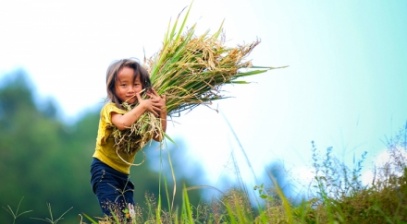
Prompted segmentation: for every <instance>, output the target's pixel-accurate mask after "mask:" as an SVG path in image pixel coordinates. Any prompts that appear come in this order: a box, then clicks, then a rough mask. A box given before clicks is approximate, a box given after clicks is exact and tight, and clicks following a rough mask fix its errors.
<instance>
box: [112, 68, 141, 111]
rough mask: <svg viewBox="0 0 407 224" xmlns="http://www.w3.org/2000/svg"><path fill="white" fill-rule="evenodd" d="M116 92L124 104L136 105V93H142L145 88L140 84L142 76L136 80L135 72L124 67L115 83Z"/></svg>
mask: <svg viewBox="0 0 407 224" xmlns="http://www.w3.org/2000/svg"><path fill="white" fill-rule="evenodd" d="M114 88H115V92H116V95H117V97H118V98H119V99H120V100H121V101H122V102H127V103H130V104H132V103H135V102H136V101H137V97H136V93H138V92H140V91H141V90H142V89H143V87H142V85H141V82H140V76H137V77H136V78H134V70H133V69H132V68H128V67H124V68H122V69H121V70H120V71H119V73H117V79H116V83H115V86H114Z"/></svg>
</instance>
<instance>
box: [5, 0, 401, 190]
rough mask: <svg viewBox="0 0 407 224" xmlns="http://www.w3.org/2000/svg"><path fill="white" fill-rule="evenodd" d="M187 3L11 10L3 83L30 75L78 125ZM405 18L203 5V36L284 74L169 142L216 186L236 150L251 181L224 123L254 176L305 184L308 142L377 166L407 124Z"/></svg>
mask: <svg viewBox="0 0 407 224" xmlns="http://www.w3.org/2000/svg"><path fill="white" fill-rule="evenodd" d="M189 3H190V1H185V0H177V1H158V0H156V1H144V2H140V1H115V2H114V3H113V2H112V3H108V2H107V1H99V2H98V3H97V4H91V3H87V2H83V1H82V2H80V1H58V2H56V1H35V2H31V1H18V2H12V1H10V2H4V1H3V2H1V3H0V30H1V33H2V37H1V39H0V49H1V50H0V73H7V72H9V71H12V70H13V69H14V68H16V67H23V68H24V69H25V70H26V71H27V72H28V73H29V75H30V77H31V79H32V81H33V82H34V85H35V86H36V88H37V91H38V94H39V97H42V98H44V97H53V98H55V100H56V101H57V102H58V103H59V105H60V106H61V108H62V109H63V111H64V113H65V119H66V120H75V118H76V117H77V116H78V115H80V113H81V112H82V111H84V110H86V109H87V108H88V107H90V106H93V105H100V103H101V102H102V100H103V98H104V97H105V92H104V91H105V86H104V76H105V71H106V68H107V66H108V64H109V63H110V62H111V61H113V60H115V59H118V58H122V57H138V58H142V57H143V52H145V53H146V55H147V56H151V55H152V54H154V53H156V52H157V51H158V49H160V47H161V41H162V39H163V36H164V33H165V30H166V28H167V25H168V22H169V21H170V19H171V18H172V19H174V18H175V17H176V16H177V14H178V13H179V12H180V10H181V9H182V8H183V7H185V6H187V5H188V4H189ZM405 12H407V2H406V1H356V2H355V1H350V0H347V1H335V2H327V1H266V0H254V1H248V0H236V1H232V0H225V1H215V0H195V1H194V3H193V7H192V11H191V16H190V24H192V23H193V22H196V23H197V24H198V28H199V29H200V30H199V29H198V32H203V31H205V30H207V29H210V30H216V29H217V28H218V27H219V25H220V23H221V22H222V21H223V20H225V24H224V31H225V36H226V40H227V44H230V45H235V44H240V43H249V42H252V41H254V40H255V39H256V38H259V39H260V40H261V43H260V45H258V47H257V48H256V49H255V50H254V51H253V53H252V54H251V55H250V56H249V59H251V60H252V61H253V63H254V64H255V65H266V66H285V65H288V67H287V68H284V69H278V70H272V71H270V72H267V73H266V74H262V75H259V76H255V77H252V78H250V79H249V81H252V82H253V83H252V84H249V85H246V86H228V87H226V88H225V90H226V91H227V95H230V96H233V98H231V99H227V100H224V101H220V102H215V103H214V105H213V106H214V107H216V108H218V109H219V111H220V113H216V112H214V111H212V110H210V109H208V108H205V107H202V108H197V109H195V110H194V111H192V112H190V113H188V114H185V115H183V116H182V117H180V118H174V122H173V125H172V124H171V125H170V127H169V130H168V132H169V134H170V135H173V136H182V137H183V138H185V140H186V141H187V145H188V147H189V152H190V153H191V160H194V159H196V160H200V161H202V163H203V164H204V166H205V169H206V170H207V171H208V173H210V179H211V181H212V182H215V183H216V181H217V179H218V177H219V176H220V175H223V174H232V173H233V171H232V170H231V153H232V152H233V153H235V155H236V157H237V158H240V161H241V163H240V164H241V166H242V167H241V169H242V170H241V171H242V173H243V175H245V177H246V178H248V179H250V178H251V176H252V175H251V172H250V169H249V168H248V166H247V164H246V162H245V159H244V158H243V157H242V152H241V151H240V145H239V144H238V142H237V141H236V139H235V137H234V135H233V134H232V132H231V129H230V128H229V126H228V125H227V122H229V123H230V125H231V126H232V127H233V131H234V132H235V133H236V135H237V137H238V139H239V143H240V144H241V146H243V148H244V149H245V152H246V153H247V156H248V158H249V160H250V161H251V163H252V164H251V165H252V166H253V168H254V170H255V172H256V173H257V174H258V175H260V173H261V172H262V171H263V170H264V165H265V164H268V163H271V162H273V161H275V160H281V161H284V163H285V164H286V166H287V169H288V170H290V171H292V173H293V174H295V175H294V176H295V177H296V178H300V179H301V178H302V179H304V178H306V177H309V170H310V162H311V144H310V142H311V141H312V140H314V141H315V142H316V144H317V147H318V148H319V149H320V150H321V151H324V150H325V149H326V148H327V147H329V146H332V147H333V148H334V152H335V153H336V154H337V155H338V157H339V158H341V159H343V160H344V161H351V160H352V158H353V156H356V157H357V158H358V157H359V156H360V155H361V154H362V152H363V151H368V161H367V162H366V165H369V164H372V163H373V162H374V161H376V157H377V155H379V153H380V152H382V151H383V149H384V146H385V145H384V143H383V141H384V140H385V139H386V137H389V136H391V135H393V134H395V133H396V132H397V131H398V130H399V129H400V128H401V127H403V126H404V124H405V122H406V121H407V106H406V103H405V99H407V91H406V89H407V88H406V87H407V67H406V65H407V41H406V40H407V31H406V30H407V29H406V28H407V27H406V24H407V15H406V13H405ZM225 117H226V118H227V121H226V120H225ZM214 156H215V158H217V160H214V159H213V158H214Z"/></svg>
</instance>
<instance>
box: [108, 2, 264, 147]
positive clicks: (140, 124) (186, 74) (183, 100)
mask: <svg viewBox="0 0 407 224" xmlns="http://www.w3.org/2000/svg"><path fill="white" fill-rule="evenodd" d="M189 10H190V8H189V9H188V11H187V13H186V15H185V17H184V18H183V20H182V21H181V24H180V26H179V27H178V22H179V21H180V20H179V17H178V18H177V20H176V21H175V23H174V25H173V26H169V28H168V30H167V33H166V35H165V38H164V42H163V47H162V49H161V50H160V51H159V52H158V53H157V54H156V55H154V56H152V57H151V58H149V59H145V64H146V66H147V70H148V71H149V73H150V78H151V82H152V85H153V88H154V89H155V90H156V91H157V93H158V94H160V95H165V96H166V100H167V101H166V107H167V113H168V115H170V116H171V115H173V114H175V113H181V112H183V111H186V110H192V109H193V108H195V107H197V106H199V105H204V104H205V105H207V104H210V103H211V102H212V101H214V100H219V99H225V98H227V96H223V95H222V94H221V93H222V91H221V87H222V86H223V85H226V84H246V83H248V82H246V81H243V80H239V78H242V77H246V76H251V75H256V74H260V73H264V72H266V71H267V70H269V69H272V68H271V67H255V66H252V64H251V62H250V61H248V60H245V59H246V57H247V56H248V55H249V54H250V52H251V51H252V50H253V49H254V48H255V47H256V46H257V45H258V44H259V43H260V41H259V40H256V41H254V42H253V43H250V44H244V45H240V46H236V47H227V46H226V45H225V42H224V39H223V38H222V36H221V33H222V25H223V24H222V25H221V26H220V28H219V29H218V31H217V32H216V33H214V34H213V35H210V34H209V32H206V33H204V34H202V35H196V34H195V27H196V24H194V25H193V26H192V27H191V28H188V29H186V28H185V24H186V20H187V18H188V14H189ZM127 109H129V110H130V109H131V108H130V107H127ZM160 124H161V122H160V120H159V118H156V117H154V116H153V115H152V114H150V113H145V114H144V115H143V116H142V117H141V118H140V119H139V120H138V121H137V122H136V123H134V124H133V125H132V127H131V128H130V129H127V130H125V131H119V130H115V131H114V138H115V142H116V146H118V149H120V150H125V151H126V152H132V151H134V150H139V149H141V148H142V147H143V146H144V145H145V144H146V143H147V142H149V141H150V140H151V139H152V137H153V135H154V134H159V135H161V136H163V135H164V132H163V131H162V129H161V127H160Z"/></svg>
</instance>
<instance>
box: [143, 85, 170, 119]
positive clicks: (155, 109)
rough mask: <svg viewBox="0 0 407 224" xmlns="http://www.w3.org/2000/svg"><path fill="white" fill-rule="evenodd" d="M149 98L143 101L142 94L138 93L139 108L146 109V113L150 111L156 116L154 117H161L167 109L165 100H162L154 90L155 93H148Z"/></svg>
mask: <svg viewBox="0 0 407 224" xmlns="http://www.w3.org/2000/svg"><path fill="white" fill-rule="evenodd" d="M147 96H148V97H149V98H147V99H143V98H142V97H141V96H140V93H136V97H137V100H138V102H139V106H142V107H144V108H145V110H146V111H149V112H151V113H153V114H154V116H156V117H158V116H160V113H161V112H162V111H163V109H165V98H164V99H163V98H161V97H160V96H158V94H157V93H156V92H155V91H154V90H153V92H150V93H147Z"/></svg>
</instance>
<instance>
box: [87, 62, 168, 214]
mask: <svg viewBox="0 0 407 224" xmlns="http://www.w3.org/2000/svg"><path fill="white" fill-rule="evenodd" d="M106 87H107V95H108V99H109V102H107V103H106V104H105V105H104V106H103V108H102V109H101V112H100V120H99V128H98V134H97V139H96V148H95V152H94V154H93V161H92V165H91V184H92V189H93V192H94V193H95V194H96V196H97V198H98V201H99V204H100V207H101V209H102V211H103V213H104V214H106V215H108V216H110V215H111V214H112V213H111V212H112V211H113V212H114V214H117V212H120V213H119V214H122V213H121V212H122V211H123V210H124V209H126V208H128V206H129V207H132V206H133V205H134V200H133V191H134V186H133V183H132V182H131V181H130V179H129V174H130V164H132V163H133V161H134V158H135V154H136V151H137V150H133V151H132V152H130V153H125V152H120V150H118V151H116V148H115V146H114V144H115V142H114V138H113V136H112V135H111V134H112V131H113V127H114V126H115V127H116V128H117V129H119V130H124V129H126V128H130V127H131V125H132V124H133V123H135V122H136V121H137V120H138V119H139V118H140V116H141V115H142V114H143V113H145V112H150V113H153V114H154V115H155V116H157V117H159V118H160V120H161V125H162V130H163V131H165V129H166V126H167V120H166V117H167V112H166V107H165V103H166V98H165V96H159V95H158V94H157V92H156V91H155V90H154V89H152V87H151V82H150V77H149V74H148V72H147V71H146V70H145V69H144V68H143V67H142V66H141V65H140V64H139V63H138V62H137V61H135V60H132V59H123V60H119V61H116V62H114V63H112V64H111V65H110V66H109V68H108V70H107V74H106ZM141 92H143V93H145V95H146V97H143V98H142V97H141V96H140V94H141ZM124 102H127V103H128V104H130V105H136V106H134V107H133V108H132V109H131V110H130V111H128V110H126V109H124V108H123V107H122V103H124ZM161 136H162V135H159V134H157V135H156V136H154V137H153V139H154V140H156V141H162V137H161ZM117 153H118V154H120V155H118V154H117ZM123 160H125V161H127V163H126V162H124V161H123Z"/></svg>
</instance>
